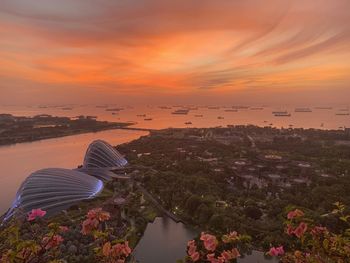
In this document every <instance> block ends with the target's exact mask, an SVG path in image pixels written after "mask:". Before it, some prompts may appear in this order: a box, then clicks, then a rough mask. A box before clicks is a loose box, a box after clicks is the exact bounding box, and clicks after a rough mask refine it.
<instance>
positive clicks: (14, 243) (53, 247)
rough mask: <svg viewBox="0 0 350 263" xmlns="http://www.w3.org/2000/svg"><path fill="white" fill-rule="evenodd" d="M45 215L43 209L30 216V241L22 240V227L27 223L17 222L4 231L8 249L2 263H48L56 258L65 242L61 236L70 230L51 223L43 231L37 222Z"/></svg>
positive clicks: (3, 234) (3, 253)
mask: <svg viewBox="0 0 350 263" xmlns="http://www.w3.org/2000/svg"><path fill="white" fill-rule="evenodd" d="M45 214H46V212H45V211H43V210H41V209H33V210H32V211H31V212H30V213H29V214H28V217H27V218H26V220H27V221H28V223H29V227H28V228H27V230H28V231H29V233H28V235H29V236H30V239H21V238H20V230H21V228H20V226H22V225H23V224H25V222H15V223H13V224H11V225H10V226H9V227H7V228H6V229H5V230H4V231H3V233H2V234H1V237H5V238H4V240H5V242H4V244H3V246H4V247H6V248H7V249H5V250H4V251H2V255H1V257H0V262H3V263H5V262H6V263H7V262H47V261H49V260H50V259H54V258H55V256H56V252H57V248H58V246H59V245H60V244H61V243H62V242H63V240H64V239H63V237H62V236H61V235H60V234H61V233H63V232H65V231H68V228H67V227H66V226H59V225H58V224H54V223H51V224H49V225H48V226H47V228H45V231H42V230H43V229H41V228H40V225H39V224H38V222H37V220H38V218H41V217H43V216H44V215H45Z"/></svg>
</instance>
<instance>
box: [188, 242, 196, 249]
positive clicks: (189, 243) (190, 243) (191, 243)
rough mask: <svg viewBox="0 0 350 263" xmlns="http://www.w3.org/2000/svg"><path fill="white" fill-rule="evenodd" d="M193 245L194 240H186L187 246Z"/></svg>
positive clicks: (194, 243)
mask: <svg viewBox="0 0 350 263" xmlns="http://www.w3.org/2000/svg"><path fill="white" fill-rule="evenodd" d="M194 245H196V241H194V240H190V241H188V242H187V246H188V247H191V246H194Z"/></svg>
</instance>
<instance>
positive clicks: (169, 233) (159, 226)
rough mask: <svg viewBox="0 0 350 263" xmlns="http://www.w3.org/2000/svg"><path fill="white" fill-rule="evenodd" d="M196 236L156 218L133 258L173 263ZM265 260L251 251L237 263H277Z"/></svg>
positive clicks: (181, 255) (261, 254)
mask: <svg viewBox="0 0 350 263" xmlns="http://www.w3.org/2000/svg"><path fill="white" fill-rule="evenodd" d="M195 236H197V231H194V230H193V229H191V228H189V227H187V226H185V225H184V224H182V223H176V222H174V221H173V220H171V219H170V218H166V217H165V218H163V217H157V218H156V219H155V220H154V222H153V223H149V224H148V225H147V228H146V231H145V233H144V235H143V237H142V239H141V240H140V242H139V243H138V245H137V246H136V248H135V250H134V254H133V255H134V257H135V259H136V260H137V262H140V263H175V262H176V260H177V259H182V258H184V257H185V256H186V244H187V241H188V240H191V239H193V238H194V237H195ZM277 262H278V261H277V260H273V259H266V258H265V257H264V253H262V252H259V251H253V252H252V254H251V255H246V256H245V257H244V258H240V259H239V260H238V263H277Z"/></svg>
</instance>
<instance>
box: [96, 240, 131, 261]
mask: <svg viewBox="0 0 350 263" xmlns="http://www.w3.org/2000/svg"><path fill="white" fill-rule="evenodd" d="M130 254H131V248H130V247H129V243H128V241H125V242H124V243H117V244H115V245H113V246H112V245H111V243H110V242H107V243H105V244H104V245H103V247H102V255H103V257H104V261H105V262H109V263H124V262H125V260H126V258H127V257H128V256H129V255H130Z"/></svg>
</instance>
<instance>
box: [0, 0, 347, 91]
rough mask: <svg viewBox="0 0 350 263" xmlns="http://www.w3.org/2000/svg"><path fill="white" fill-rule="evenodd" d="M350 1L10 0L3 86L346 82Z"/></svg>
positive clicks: (1, 57) (224, 87)
mask: <svg viewBox="0 0 350 263" xmlns="http://www.w3.org/2000/svg"><path fill="white" fill-rule="evenodd" d="M348 10H350V2H349V1H348V0H317V1H314V0H304V1H302V0H271V1H268V2H266V1H261V0H245V1H227V0H222V1H221V0H220V1H209V0H202V1H196V0H193V1H188V0H186V1H185V0H178V1H164V0H162V1H161V0H141V1H136V0H128V1H107V0H99V1H96V0H84V1H83V0H81V1H78V0H2V1H1V3H0V34H1V38H0V61H1V62H0V78H2V80H3V81H2V83H1V84H0V89H1V90H2V93H5V92H6V94H5V95H9V96H12V95H13V94H14V93H13V92H11V94H10V92H9V90H10V87H13V89H16V92H15V93H16V94H17V93H18V92H19V91H23V92H25V93H26V94H31V93H32V94H35V93H36V92H38V89H39V91H40V90H41V91H42V92H43V93H45V92H46V91H47V90H51V91H52V90H53V91H57V90H60V92H61V91H62V90H67V89H72V88H75V89H77V90H79V91H81V90H85V91H86V92H88V93H90V94H91V96H93V94H94V93H102V94H103V93H106V94H107V93H108V94H111V93H112V94H132V95H137V94H147V93H152V94H153V93H161V94H188V96H191V95H193V94H198V93H207V92H213V91H215V92H216V93H217V94H220V93H222V94H227V93H232V92H236V91H242V90H245V89H249V90H254V89H257V90H261V89H266V90H271V89H272V90H273V89H285V90H288V91H292V90H293V89H295V88H296V89H298V90H300V89H304V90H310V89H311V90H312V89H317V88H320V87H322V88H323V89H324V88H326V89H333V90H335V89H339V90H340V89H344V87H347V86H348V85H349V84H350V77H349V72H350V63H349V62H348V61H350V15H349V11H348ZM38 87H40V88H38Z"/></svg>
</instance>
